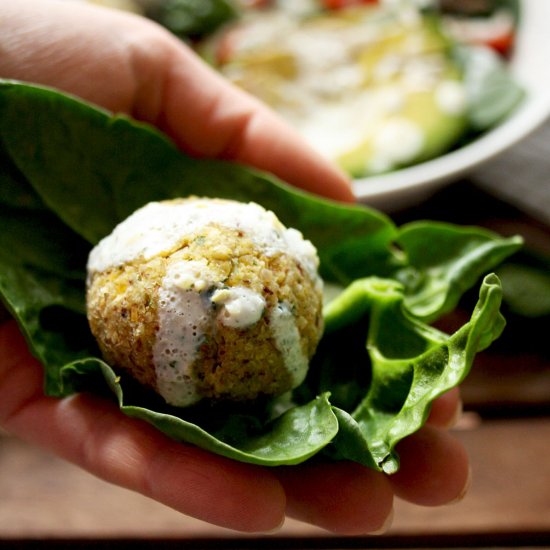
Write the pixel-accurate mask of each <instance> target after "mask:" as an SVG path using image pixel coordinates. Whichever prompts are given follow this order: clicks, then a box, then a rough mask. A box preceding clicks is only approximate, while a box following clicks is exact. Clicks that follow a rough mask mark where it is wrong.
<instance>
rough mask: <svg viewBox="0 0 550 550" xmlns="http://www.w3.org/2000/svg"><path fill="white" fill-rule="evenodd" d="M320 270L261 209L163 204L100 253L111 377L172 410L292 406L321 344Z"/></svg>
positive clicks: (129, 222)
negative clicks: (117, 372) (225, 404)
mask: <svg viewBox="0 0 550 550" xmlns="http://www.w3.org/2000/svg"><path fill="white" fill-rule="evenodd" d="M318 266H319V259H318V256H317V252H316V250H315V248H314V246H313V245H312V244H311V243H310V242H309V241H307V240H305V239H304V238H303V236H302V234H301V233H300V232H299V231H297V230H295V229H287V228H285V227H284V226H283V225H282V224H281V222H280V221H279V220H278V219H277V218H276V216H275V215H274V214H273V212H270V211H267V210H265V209H264V208H263V207H261V206H259V205H258V204H255V203H247V204H245V203H239V202H236V201H230V200H222V199H206V198H198V197H192V198H188V199H176V200H170V201H162V202H152V203H149V204H147V205H145V206H144V207H142V208H140V209H139V210H137V211H136V212H134V213H133V214H132V215H131V216H130V217H128V218H127V219H126V220H125V221H123V222H122V223H120V224H119V225H118V226H117V227H116V228H115V229H114V231H113V232H112V233H111V234H110V235H109V236H107V237H105V238H104V239H103V240H102V241H101V242H99V243H98V245H97V246H96V247H95V248H94V249H93V250H92V252H91V253H90V256H89V259H88V280H87V308H88V320H89V323H90V328H91V331H92V333H93V335H94V336H95V338H96V339H97V342H98V344H99V347H100V349H101V351H102V353H103V355H104V357H105V360H106V361H107V362H108V363H109V364H110V365H111V366H113V367H114V368H118V369H122V370H124V371H125V372H127V373H129V374H130V375H131V376H133V377H134V378H135V379H136V380H137V381H138V382H140V383H141V384H143V385H146V386H148V387H150V388H152V389H153V390H155V391H156V392H157V393H158V394H160V395H161V396H162V397H163V398H164V399H165V401H166V402H167V403H169V404H171V405H174V406H178V407H185V406H189V405H193V404H195V403H197V402H199V401H201V400H203V399H210V400H231V401H250V400H253V399H256V398H258V397H260V396H275V395H280V394H283V393H285V392H287V391H288V390H291V389H292V388H295V387H297V386H298V385H299V384H300V383H301V382H302V381H303V380H304V378H305V376H306V373H307V369H308V365H309V360H310V358H311V357H312V355H313V353H314V352H315V349H316V347H317V344H318V342H319V340H320V338H321V334H322V330H323V318H322V281H321V279H320V277H319V275H318V273H317V269H318Z"/></svg>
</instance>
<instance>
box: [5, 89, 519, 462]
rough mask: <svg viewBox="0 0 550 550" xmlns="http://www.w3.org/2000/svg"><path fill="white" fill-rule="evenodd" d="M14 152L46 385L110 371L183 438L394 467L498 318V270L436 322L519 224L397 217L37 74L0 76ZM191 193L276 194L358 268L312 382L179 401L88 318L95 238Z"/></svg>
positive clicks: (108, 380)
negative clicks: (183, 140) (221, 402)
mask: <svg viewBox="0 0 550 550" xmlns="http://www.w3.org/2000/svg"><path fill="white" fill-rule="evenodd" d="M0 153H1V158H2V160H3V161H5V162H2V164H1V165H0V182H2V183H3V184H4V183H5V184H6V186H5V191H4V188H3V193H2V195H0V210H1V211H0V214H1V219H2V225H1V227H0V292H1V294H2V297H3V300H4V301H5V302H6V304H7V305H8V307H9V309H10V310H11V311H12V313H13V314H14V315H15V317H16V318H17V320H18V321H19V324H20V326H21V328H22V330H23V332H24V333H25V335H26V337H27V340H28V342H29V345H30V347H31V349H32V350H33V352H34V354H35V355H36V356H37V357H38V358H39V359H40V361H41V362H42V363H43V365H44V370H45V390H46V392H47V393H48V394H50V395H56V396H61V395H68V394H70V393H73V392H75V391H79V390H82V389H90V388H93V389H94V390H97V391H104V389H102V388H107V387H109V388H111V390H112V392H114V395H115V396H116V399H117V400H118V403H119V405H120V408H121V410H122V411H123V412H124V413H125V414H128V415H131V416H136V417H139V418H142V419H145V420H147V421H148V422H151V423H152V424H153V425H155V426H157V427H158V428H159V429H161V430H162V431H164V432H165V433H167V434H168V435H170V436H171V437H174V438H176V439H178V440H185V441H188V442H191V443H194V444H196V445H199V446H201V447H203V448H205V449H209V450H211V451H213V452H217V453H220V454H223V455H225V456H228V457H232V458H235V459H237V460H243V461H247V462H253V463H258V464H264V465H279V464H296V463H298V462H302V461H304V460H307V459H308V458H309V457H311V456H313V455H314V454H316V453H319V452H324V453H326V454H327V456H332V457H335V458H348V459H352V460H356V461H358V462H361V463H362V464H366V465H369V466H371V467H374V468H378V469H384V470H386V471H390V472H391V471H395V469H396V468H397V464H398V463H397V457H396V455H395V451H394V448H395V445H396V443H397V442H398V441H399V440H400V439H402V438H403V437H406V436H407V435H409V434H410V433H412V432H413V431H415V430H417V429H418V428H419V427H420V426H421V425H422V423H423V422H424V421H425V418H426V416H427V414H428V411H429V406H430V403H431V402H432V401H433V399H435V398H436V397H437V396H438V395H440V394H441V393H443V392H444V391H446V390H447V389H449V388H450V387H452V386H453V385H455V384H457V383H459V382H460V380H462V378H463V377H464V376H465V375H466V373H467V372H468V369H469V368H470V366H471V363H472V361H473V357H474V355H475V353H476V352H477V351H479V350H481V349H483V348H484V347H485V346H487V345H488V344H489V343H490V342H491V341H492V340H493V339H494V338H496V337H497V336H498V334H499V333H500V331H501V329H502V322H503V321H502V318H501V316H500V314H499V304H500V285H499V282H498V279H496V278H495V277H494V276H491V277H488V278H486V279H485V282H484V283H483V284H482V286H481V294H480V300H479V303H478V306H477V307H476V309H475V311H474V313H473V315H472V319H471V321H470V322H469V323H467V324H466V325H465V326H464V327H463V328H462V329H460V330H459V331H458V332H457V333H456V334H454V335H451V336H448V335H445V334H443V333H441V332H439V331H436V330H435V329H433V328H431V327H430V326H428V325H427V324H426V321H431V320H434V319H436V318H437V317H438V316H440V315H442V314H443V313H445V312H447V311H448V310H449V309H452V307H454V305H456V302H457V300H458V299H459V297H460V295H461V294H462V293H463V292H464V291H465V290H466V289H467V288H469V287H471V286H473V285H474V284H475V283H476V281H477V279H478V278H479V277H480V276H481V275H483V274H484V273H486V272H488V271H490V270H491V269H492V268H493V267H494V266H496V265H497V264H498V263H499V262H500V261H501V260H502V259H503V258H504V257H505V256H507V255H510V254H512V253H513V252H514V251H515V250H516V249H517V248H518V246H519V245H520V241H519V240H518V239H514V238H512V239H503V238H501V237H499V236H498V235H495V234H493V233H489V232H487V231H482V230H479V229H475V228H460V227H456V226H450V225H444V224H434V223H430V222H423V223H422V224H411V225H408V226H404V227H401V228H398V227H396V226H395V225H394V224H393V223H392V221H391V220H390V219H389V218H388V217H386V216H385V215H383V214H381V213H379V212H376V211H374V210H372V209H369V208H367V207H363V206H345V205H341V204H335V203H333V202H330V201H328V200H324V199H320V198H317V197H314V196H311V195H308V194H306V193H303V192H300V191H297V190H295V189H291V188H290V187H289V186H287V185H285V184H283V183H281V182H279V181H277V180H275V179H274V178H273V177H270V176H268V175H266V174H262V173H259V172H257V171H254V170H250V169H246V168H244V167H241V166H237V165H234V164H230V163H226V162H221V161H213V160H196V159H193V158H190V157H188V156H186V155H184V154H182V153H180V152H179V151H178V150H177V149H176V148H175V146H174V145H173V144H172V143H171V142H170V141H169V140H168V139H167V138H166V137H165V136H164V135H162V134H160V133H159V132H158V131H156V130H154V129H152V128H150V127H149V126H147V125H144V124H140V123H137V122H135V121H133V120H130V119H128V118H126V117H122V116H112V115H110V114H109V113H107V112H105V111H102V110H100V109H97V108H95V107H93V106H91V105H88V104H86V103H84V102H81V101H79V100H76V99H75V98H71V97H69V96H66V95H64V94H61V93H59V92H56V91H54V90H50V89H46V88H42V87H37V86H31V85H27V84H23V83H16V82H3V83H0ZM193 194H194V195H203V196H218V197H223V198H231V199H235V200H243V201H250V200H252V201H255V202H258V203H260V204H262V205H263V206H264V207H266V208H269V209H271V210H273V211H274V212H275V213H276V214H277V215H278V216H279V218H280V219H281V220H282V221H283V223H285V224H287V225H289V226H293V227H296V228H298V229H300V230H301V231H302V232H303V233H304V234H305V236H306V237H308V238H309V239H311V240H312V241H313V242H314V244H315V245H316V246H317V248H318V250H319V255H320V258H321V269H322V274H323V276H324V277H325V278H326V279H327V280H329V281H333V282H336V283H339V284H340V285H343V286H346V285H349V286H348V288H347V289H346V290H344V292H343V293H342V294H340V296H338V297H336V298H335V299H334V300H333V301H332V302H330V303H329V304H328V305H327V308H326V311H325V319H326V334H325V336H324V337H323V340H322V342H321V345H320V347H319V351H318V353H317V354H316V357H315V358H314V361H313V362H312V366H311V369H310V374H309V375H308V378H307V380H306V382H305V383H304V384H303V385H302V386H301V387H300V388H298V389H297V390H296V391H295V392H293V394H292V395H286V396H283V397H281V398H279V399H277V400H275V401H274V402H272V403H269V404H265V406H263V407H260V405H261V404H260V405H258V407H256V408H255V410H253V411H250V410H234V411H220V410H209V411H208V414H199V413H200V412H201V411H198V410H197V409H194V408H193V409H181V410H179V409H174V408H167V406H166V405H165V404H163V403H160V401H159V398H158V397H156V396H151V395H149V394H147V393H144V392H143V391H139V390H136V388H135V385H134V384H133V383H132V382H131V381H129V380H127V379H125V378H124V377H119V373H116V372H115V371H114V370H113V368H112V367H111V366H109V365H106V364H105V363H104V361H103V360H102V359H101V358H100V356H99V353H98V350H97V347H96V344H95V342H94V341H93V338H92V336H91V334H90V332H89V329H88V325H87V320H86V315H85V303H84V294H85V277H86V274H85V266H86V258H87V254H88V252H89V250H90V248H91V245H92V244H94V243H96V242H97V241H98V240H99V239H101V238H102V237H103V236H105V235H106V234H108V233H109V232H110V231H111V230H112V229H113V227H114V226H115V225H116V224H117V223H118V222H119V221H121V220H122V219H124V218H125V217H126V216H127V215H129V214H130V213H131V212H133V211H134V210H135V209H136V208H138V207H139V206H142V205H143V204H145V203H146V202H149V201H151V200H160V199H167V198H174V197H178V196H188V195H193ZM426 243H429V246H426ZM202 412H204V411H202Z"/></svg>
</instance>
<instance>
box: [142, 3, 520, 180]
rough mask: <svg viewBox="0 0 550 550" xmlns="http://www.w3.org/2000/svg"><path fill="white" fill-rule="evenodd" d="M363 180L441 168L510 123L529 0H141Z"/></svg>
mask: <svg viewBox="0 0 550 550" xmlns="http://www.w3.org/2000/svg"><path fill="white" fill-rule="evenodd" d="M140 1H141V6H142V9H143V10H144V13H145V14H146V15H147V16H149V17H150V18H152V19H155V20H156V21H158V22H159V23H161V24H162V25H164V26H165V27H167V28H168V29H170V30H171V31H172V32H173V33H175V34H176V35H178V36H179V37H180V38H182V39H183V40H186V41H187V42H189V43H190V44H192V46H193V47H195V48H196V49H197V51H198V52H199V53H200V54H201V55H203V56H204V57H205V58H206V59H207V60H208V61H209V62H210V63H211V64H212V65H213V66H214V67H216V68H217V69H218V70H219V71H220V72H221V73H222V74H223V75H225V76H226V77H227V78H228V79H229V80H230V81H232V82H234V83H235V84H237V85H238V86H240V87H242V88H243V89H245V90H247V91H248V92H250V93H252V94H253V95H255V96H257V97H259V98H260V99H262V101H264V102H265V103H267V104H269V105H270V106H271V107H272V108H273V109H275V110H276V111H277V112H279V113H280V114H281V115H282V116H283V117H284V118H286V119H287V120H288V121H289V122H290V123H291V124H292V125H294V126H295V127H296V128H297V129H298V130H299V132H300V133H301V134H302V135H303V136H304V137H305V138H306V139H307V140H308V141H309V142H310V143H311V144H312V145H313V146H314V147H315V148H316V149H317V150H318V151H320V152H321V153H322V154H323V155H325V156H326V157H328V158H331V159H332V160H334V161H335V162H337V163H338V164H339V165H340V166H341V167H342V168H344V169H345V170H346V171H347V172H348V173H350V174H351V175H352V176H354V177H364V176H369V175H373V174H380V173H386V172H390V171H393V170H396V169H399V168H402V167H406V166H410V165H413V164H417V163H419V162H422V161H425V160H428V159H431V158H434V157H437V156H439V155H441V154H444V153H446V152H448V151H450V150H452V149H454V148H457V147H460V146H461V145H463V144H464V143H466V142H468V141H470V140H472V139H475V138H476V137H477V136H479V135H480V134H482V133H483V132H486V131H488V130H489V129H491V128H492V127H494V126H495V125H497V124H499V123H500V122H501V121H502V120H504V119H505V118H506V117H507V116H508V115H509V114H510V113H511V112H512V111H513V110H514V108H515V107H516V106H517V105H518V104H519V103H520V102H521V99H522V97H523V91H522V89H521V87H520V86H519V85H518V83H516V82H515V81H514V79H513V77H512V76H511V74H510V73H509V71H508V66H507V59H508V57H509V56H510V54H511V53H512V49H513V46H514V41H515V35H516V30H517V27H518V22H519V18H520V10H519V2H518V0H460V1H457V0H439V1H438V0H294V1H290V0H248V1H246V0H240V1H238V0H140Z"/></svg>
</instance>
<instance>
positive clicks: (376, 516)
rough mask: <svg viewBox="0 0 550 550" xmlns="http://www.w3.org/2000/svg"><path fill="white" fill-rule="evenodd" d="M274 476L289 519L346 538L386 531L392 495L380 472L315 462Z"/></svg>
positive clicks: (359, 467)
mask: <svg viewBox="0 0 550 550" xmlns="http://www.w3.org/2000/svg"><path fill="white" fill-rule="evenodd" d="M278 475H279V478H280V480H281V483H282V484H283V486H284V488H285V491H286V494H287V514H288V515H289V516H290V517H293V518H295V519H298V520H300V521H303V522H305V523H309V524H312V525H316V526H318V527H321V528H323V529H325V530H327V531H330V532H332V533H335V534H339V535H346V536H350V535H365V534H369V533H381V532H382V531H384V530H386V529H387V528H388V527H389V523H390V522H391V516H392V511H393V491H392V489H391V485H390V484H389V482H388V480H387V478H386V477H385V476H384V475H383V474H381V473H380V472H376V471H374V470H372V469H369V468H366V467H364V466H361V465H360V464H357V463H351V462H338V463H321V462H318V463H313V464H306V465H302V466H300V467H292V468H287V469H282V470H281V471H280V472H279V474H278Z"/></svg>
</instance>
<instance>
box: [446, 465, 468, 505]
mask: <svg viewBox="0 0 550 550" xmlns="http://www.w3.org/2000/svg"><path fill="white" fill-rule="evenodd" d="M472 475H473V472H472V468H471V467H468V477H467V478H466V483H465V484H464V487H463V488H462V491H460V494H459V495H458V496H457V497H456V498H455V499H453V500H451V501H450V502H449V504H457V503H458V502H461V501H462V500H464V497H465V496H466V495H467V494H468V491H469V490H470V487H471V485H472Z"/></svg>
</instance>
